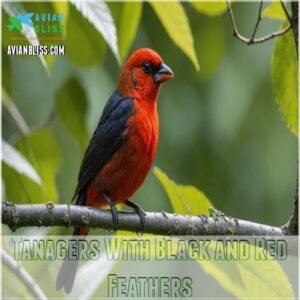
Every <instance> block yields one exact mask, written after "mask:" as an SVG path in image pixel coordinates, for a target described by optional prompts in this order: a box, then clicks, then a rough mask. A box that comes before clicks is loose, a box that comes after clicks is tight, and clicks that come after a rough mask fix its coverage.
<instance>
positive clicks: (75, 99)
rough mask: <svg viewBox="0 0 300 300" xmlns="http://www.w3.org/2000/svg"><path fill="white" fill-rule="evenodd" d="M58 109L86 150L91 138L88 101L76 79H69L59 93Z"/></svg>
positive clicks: (69, 128)
mask: <svg viewBox="0 0 300 300" xmlns="http://www.w3.org/2000/svg"><path fill="white" fill-rule="evenodd" d="M56 107H57V112H58V114H59V116H60V118H61V120H62V122H63V124H64V125H65V127H66V128H67V130H68V131H69V133H70V134H71V136H72V137H73V138H74V139H75V140H76V141H77V142H78V143H79V145H80V146H81V148H82V149H83V150H84V149H85V147H86V146H87V143H88V138H89V134H88V131H87V128H86V113H87V99H86V96H85V92H84V90H83V88H82V87H81V85H80V84H79V82H78V81H77V80H76V79H74V78H71V79H69V80H68V81H67V82H66V83H65V85H64V86H63V87H62V88H61V89H59V90H58V91H57V97H56Z"/></svg>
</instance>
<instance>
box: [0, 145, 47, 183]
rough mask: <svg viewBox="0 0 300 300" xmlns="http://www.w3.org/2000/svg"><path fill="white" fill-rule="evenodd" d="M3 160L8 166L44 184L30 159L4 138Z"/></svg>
mask: <svg viewBox="0 0 300 300" xmlns="http://www.w3.org/2000/svg"><path fill="white" fill-rule="evenodd" d="M2 160H3V162H4V163H5V164H6V165H7V166H9V167H11V168H13V169H14V170H15V171H16V172H18V173H20V174H23V175H25V176H27V177H28V178H30V179H31V180H32V181H34V182H36V183H37V184H39V185H41V184H42V181H41V178H40V177H39V175H38V174H37V173H36V171H35V169H34V168H33V166H32V165H31V164H30V163H29V162H28V160H27V159H26V158H25V157H24V156H23V155H22V154H21V153H20V152H19V151H17V150H16V149H14V148H13V147H12V146H11V145H9V144H8V143H6V142H5V141H3V140H2Z"/></svg>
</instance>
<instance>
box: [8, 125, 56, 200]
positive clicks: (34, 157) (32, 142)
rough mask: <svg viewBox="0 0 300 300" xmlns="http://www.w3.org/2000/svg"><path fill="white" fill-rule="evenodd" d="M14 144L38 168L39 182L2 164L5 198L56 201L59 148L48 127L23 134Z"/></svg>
mask: <svg viewBox="0 0 300 300" xmlns="http://www.w3.org/2000/svg"><path fill="white" fill-rule="evenodd" d="M15 146H16V149H18V150H19V151H20V152H21V153H22V154H23V156H24V157H25V158H26V159H27V160H28V161H29V162H30V163H31V165H32V166H33V167H34V169H35V170H36V171H37V173H38V174H39V176H40V177H41V180H42V185H41V186H39V185H37V184H36V183H35V182H33V181H32V180H30V179H28V178H27V177H26V176H24V175H21V174H19V173H17V172H16V171H15V170H13V169H11V168H9V167H7V166H6V165H3V178H4V182H5V191H6V196H7V199H8V200H10V201H12V202H15V203H28V202H31V203H41V202H48V201H51V202H57V199H58V195H57V190H56V184H55V175H56V172H57V170H58V167H59V164H60V151H59V146H58V144H57V142H56V140H55V138H54V136H53V134H52V133H51V131H49V130H48V129H41V130H39V131H36V132H34V133H32V134H30V135H28V136H26V137H22V138H21V139H20V140H19V141H18V142H17V143H16V145H15Z"/></svg>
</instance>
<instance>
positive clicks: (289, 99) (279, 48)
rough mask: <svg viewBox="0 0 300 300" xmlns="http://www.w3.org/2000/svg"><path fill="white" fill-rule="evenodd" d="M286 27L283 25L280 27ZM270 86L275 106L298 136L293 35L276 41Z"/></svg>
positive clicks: (289, 34) (296, 76) (296, 74)
mask: <svg viewBox="0 0 300 300" xmlns="http://www.w3.org/2000/svg"><path fill="white" fill-rule="evenodd" d="M284 26H286V24H283V25H282V27H284ZM272 85H273V92H274V95H275V101H276V104H277V106H278V108H279V110H280V112H281V114H282V116H283V119H284V120H285V122H286V124H287V126H288V127H289V128H290V130H291V131H292V132H293V133H294V134H295V135H297V134H298V64H297V54H296V49H295V41H294V37H293V33H292V31H291V30H290V31H289V32H287V33H286V34H284V35H283V36H280V37H278V38H277V39H276V44H275V49H274V52H273V57H272Z"/></svg>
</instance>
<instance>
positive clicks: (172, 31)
mask: <svg viewBox="0 0 300 300" xmlns="http://www.w3.org/2000/svg"><path fill="white" fill-rule="evenodd" d="M150 5H151V6H152V8H153V9H154V11H155V13H156V15H157V17H158V18H159V20H160V22H161V23H162V25H163V26H164V28H165V30H166V31H167V33H168V35H169V37H170V38H171V39H172V40H173V42H174V43H175V45H176V46H177V47H179V48H180V49H181V50H182V51H183V52H184V53H185V54H186V56H187V57H188V58H189V59H190V60H191V61H192V63H193V64H194V66H195V68H196V70H197V71H199V70H200V66H199V62H198V59H197V56H196V52H195V47H194V39H193V35H192V31H191V28H190V25H189V20H188V17H187V15H186V13H185V11H184V8H183V6H182V4H181V3H179V2H168V3H161V2H150Z"/></svg>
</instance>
